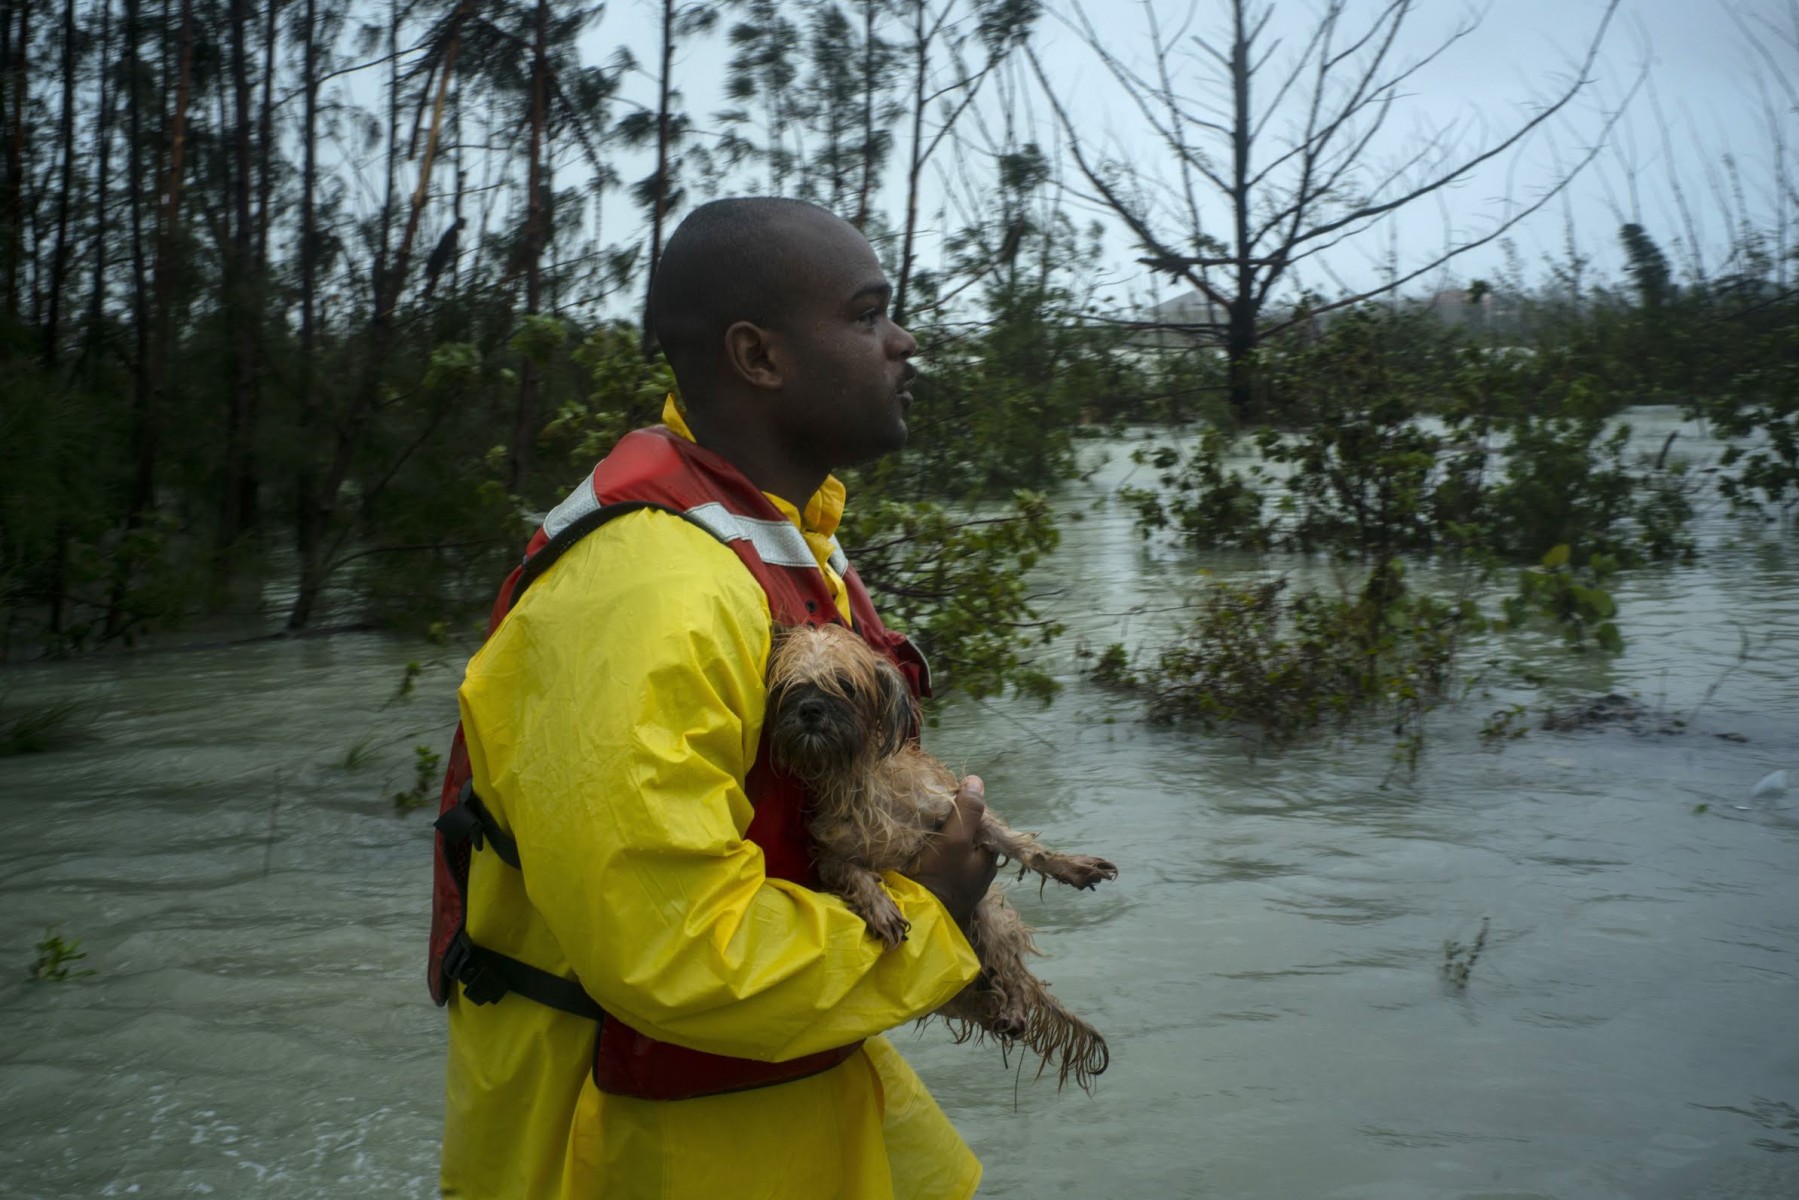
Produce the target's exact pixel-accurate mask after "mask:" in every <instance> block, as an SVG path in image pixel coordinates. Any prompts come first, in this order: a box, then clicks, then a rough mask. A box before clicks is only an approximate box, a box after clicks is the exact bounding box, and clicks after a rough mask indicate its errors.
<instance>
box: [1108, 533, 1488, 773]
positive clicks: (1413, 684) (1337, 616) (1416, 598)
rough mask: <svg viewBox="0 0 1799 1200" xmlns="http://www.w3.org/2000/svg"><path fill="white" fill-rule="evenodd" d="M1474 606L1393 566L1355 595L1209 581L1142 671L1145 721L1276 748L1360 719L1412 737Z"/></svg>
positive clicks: (1473, 622) (1441, 689) (1445, 679)
mask: <svg viewBox="0 0 1799 1200" xmlns="http://www.w3.org/2000/svg"><path fill="white" fill-rule="evenodd" d="M1478 625H1479V617H1478V615H1477V614H1476V613H1475V611H1474V609H1473V607H1472V605H1470V604H1466V603H1454V602H1451V601H1449V600H1446V599H1444V598H1441V597H1437V596H1430V595H1422V594H1414V593H1412V592H1410V591H1408V590H1407V589H1406V588H1405V585H1404V579H1403V572H1402V570H1401V568H1400V566H1399V564H1398V563H1397V562H1389V563H1386V564H1384V565H1382V566H1380V567H1378V568H1376V569H1375V570H1373V571H1371V572H1369V574H1368V576H1367V578H1366V579H1365V580H1364V582H1363V584H1362V587H1361V590H1360V592H1359V593H1356V594H1343V595H1337V596H1332V595H1328V594H1326V593H1323V592H1319V591H1301V592H1292V593H1290V592H1289V590H1288V587H1287V582H1286V580H1284V579H1277V580H1272V581H1269V582H1266V583H1260V584H1236V583H1214V584H1211V585H1209V586H1207V587H1206V588H1205V590H1204V591H1203V592H1202V594H1201V596H1200V598H1199V604H1198V611H1197V612H1196V613H1195V615H1194V617H1193V620H1192V622H1191V624H1190V625H1189V626H1188V628H1187V629H1186V631H1185V632H1184V633H1183V634H1182V635H1181V636H1180V637H1179V638H1178V639H1177V640H1176V641H1175V642H1174V643H1173V644H1171V645H1169V646H1168V647H1166V648H1165V649H1163V650H1162V651H1161V653H1160V654H1159V656H1158V657H1157V659H1156V662H1155V663H1154V665H1153V666H1151V667H1149V668H1148V669H1147V670H1145V671H1144V672H1143V674H1142V677H1141V686H1142V688H1143V690H1144V694H1145V696H1146V698H1147V703H1148V713H1149V717H1150V719H1151V720H1152V721H1155V722H1159V723H1164V724H1170V723H1175V722H1184V721H1192V722H1195V723H1197V724H1198V725H1200V726H1201V727H1202V728H1205V729H1225V730H1229V731H1231V732H1234V733H1237V734H1239V735H1241V736H1243V737H1245V738H1246V739H1247V740H1248V741H1249V743H1250V744H1251V746H1252V747H1254V748H1262V747H1267V748H1272V749H1279V748H1282V747H1285V746H1288V745H1291V744H1292V743H1294V742H1297V741H1300V740H1303V739H1305V738H1307V737H1309V736H1312V735H1315V734H1318V733H1321V732H1335V731H1339V730H1342V729H1343V728H1345V727H1346V726H1347V725H1348V724H1349V723H1350V722H1351V721H1353V720H1355V719H1357V718H1360V717H1369V716H1372V717H1379V718H1380V719H1382V720H1383V721H1385V722H1389V723H1391V724H1392V726H1393V728H1394V732H1395V735H1396V736H1399V737H1402V738H1406V737H1411V736H1414V735H1415V734H1416V727H1417V724H1418V722H1419V721H1420V720H1421V719H1422V717H1423V716H1424V714H1425V713H1426V712H1428V711H1429V710H1430V709H1431V708H1432V707H1434V706H1435V704H1436V703H1437V701H1438V700H1439V699H1440V698H1441V697H1442V696H1443V695H1444V693H1445V692H1446V690H1447V689H1448V688H1449V686H1450V684H1451V681H1452V678H1453V668H1454V664H1455V659H1456V652H1457V649H1458V647H1459V645H1460V641H1461V638H1462V635H1463V634H1464V633H1465V632H1466V631H1467V630H1469V629H1471V628H1476V627H1478Z"/></svg>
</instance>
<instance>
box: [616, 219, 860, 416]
mask: <svg viewBox="0 0 1799 1200" xmlns="http://www.w3.org/2000/svg"><path fill="white" fill-rule="evenodd" d="M827 223H828V224H842V225H843V226H844V228H845V229H848V228H850V227H849V226H848V225H847V224H846V223H844V222H843V221H842V220H841V218H839V217H837V216H836V215H835V214H834V213H832V212H831V211H830V210H828V209H824V208H820V207H819V206H818V205H816V204H809V203H807V202H806V201H804V200H791V199H784V198H779V197H772V196H760V197H743V198H739V199H728V200H714V201H712V202H710V203H708V204H702V205H701V206H700V207H698V208H696V209H694V210H693V211H692V212H691V213H689V214H688V215H687V218H686V219H685V220H684V221H682V222H681V224H680V226H679V227H678V228H677V229H676V230H675V232H674V234H673V236H671V237H670V238H669V239H668V246H667V248H665V249H664V250H663V252H662V258H661V260H660V261H659V262H657V264H656V274H655V277H654V278H653V279H652V280H651V283H650V330H651V332H652V333H654V334H655V336H656V341H657V342H658V343H659V344H660V345H661V347H662V352H663V353H664V354H666V355H667V356H668V362H669V365H670V366H671V367H673V368H674V372H675V378H676V379H677V380H678V381H679V382H680V384H681V391H682V394H683V396H684V397H686V398H687V399H690V400H691V399H695V398H704V397H705V396H706V394H707V393H709V392H710V391H711V390H712V385H713V382H714V379H715V377H716V374H717V371H718V368H719V360H720V357H721V354H722V350H723V345H724V334H725V330H727V329H729V328H730V327H731V326H732V325H734V324H736V323H737V322H739V321H748V322H750V323H752V324H755V325H760V326H763V327H765V328H770V327H777V326H778V325H779V323H780V319H781V317H782V315H783V314H784V313H786V312H787V311H788V310H789V309H790V308H791V307H792V305H793V303H794V301H795V298H796V296H797V295H798V294H799V293H800V291H801V290H802V288H803V287H804V286H805V285H806V284H807V282H808V279H809V274H810V271H809V268H810V267H811V266H812V265H813V264H812V262H811V260H812V258H813V255H811V254H808V253H807V250H808V248H809V243H810V242H812V241H813V240H815V238H816V235H817V232H818V231H819V229H820V228H821V226H822V225H824V224H827ZM808 234H811V235H812V237H808V236H807V235H808Z"/></svg>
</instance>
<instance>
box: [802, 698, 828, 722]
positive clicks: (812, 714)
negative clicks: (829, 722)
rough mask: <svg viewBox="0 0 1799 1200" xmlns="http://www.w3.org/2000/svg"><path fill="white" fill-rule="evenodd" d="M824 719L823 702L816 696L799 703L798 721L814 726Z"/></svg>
mask: <svg viewBox="0 0 1799 1200" xmlns="http://www.w3.org/2000/svg"><path fill="white" fill-rule="evenodd" d="M824 719H825V702H824V701H823V700H820V699H818V698H817V697H816V696H814V697H812V698H811V699H808V700H802V701H800V720H802V721H804V722H805V723H806V724H808V725H816V724H818V723H819V722H820V721H822V720H824Z"/></svg>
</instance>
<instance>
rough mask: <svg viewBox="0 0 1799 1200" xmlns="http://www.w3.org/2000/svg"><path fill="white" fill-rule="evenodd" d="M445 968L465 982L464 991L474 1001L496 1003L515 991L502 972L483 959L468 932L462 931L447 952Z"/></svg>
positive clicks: (448, 972) (449, 974) (460, 981)
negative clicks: (507, 984) (508, 985)
mask: <svg viewBox="0 0 1799 1200" xmlns="http://www.w3.org/2000/svg"><path fill="white" fill-rule="evenodd" d="M443 969H444V974H445V975H447V976H449V977H450V978H451V979H454V980H455V981H456V982H457V983H459V984H461V985H462V994H463V995H464V996H466V997H468V999H469V1002H470V1003H472V1004H492V1003H494V1002H495V1001H496V1000H499V999H500V998H501V997H503V996H504V995H505V994H506V993H507V992H509V991H511V990H512V989H511V988H509V987H507V986H506V980H505V979H503V978H501V976H500V974H499V972H497V971H495V970H494V969H493V968H492V967H490V966H488V965H487V964H485V963H483V962H482V961H481V960H480V957H479V956H478V955H477V954H476V953H475V944H474V943H473V942H471V941H470V940H469V936H468V934H467V933H466V932H464V933H458V934H457V935H456V937H455V940H453V941H452V942H451V943H450V945H449V948H448V949H447V950H445V951H444V963H443Z"/></svg>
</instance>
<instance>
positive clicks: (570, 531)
mask: <svg viewBox="0 0 1799 1200" xmlns="http://www.w3.org/2000/svg"><path fill="white" fill-rule="evenodd" d="M642 508H654V509H660V510H663V511H666V512H669V513H672V514H675V515H678V516H680V517H682V518H683V519H685V520H687V521H689V522H691V523H693V524H696V525H699V526H701V527H702V528H704V529H705V530H706V531H707V532H708V533H711V534H712V535H713V536H714V537H716V538H718V539H719V540H720V541H721V542H723V543H724V544H725V545H726V546H728V547H729V548H730V549H731V550H732V551H734V552H735V553H736V554H737V556H738V558H739V559H740V560H741V561H742V562H743V565H744V566H745V567H746V568H747V569H748V570H749V572H750V574H751V575H753V576H754V577H755V579H756V582H757V583H758V584H760V585H761V587H762V590H763V592H764V593H765V594H766V595H767V597H768V607H769V612H770V613H771V615H772V617H773V619H774V621H775V622H776V623H777V624H782V625H799V624H817V623H819V622H821V621H840V617H839V615H838V612H837V608H836V605H835V604H834V603H833V602H832V599H831V594H830V589H829V586H828V585H827V583H826V582H825V577H824V575H823V573H822V572H821V571H819V569H818V565H817V562H816V560H815V559H814V557H813V555H812V551H811V548H810V547H809V546H808V545H807V544H806V540H805V538H804V536H803V535H802V534H801V533H800V531H799V530H798V529H796V528H795V527H794V525H793V523H792V522H791V521H789V520H788V519H787V518H786V517H784V516H783V515H782V514H781V512H780V510H779V509H777V508H776V507H775V506H774V505H773V504H772V503H770V502H769V500H768V498H767V497H766V496H764V495H763V494H762V492H761V491H760V490H759V489H758V488H757V487H756V485H755V484H753V483H751V482H750V481H749V480H748V479H747V478H745V477H744V476H743V474H742V473H741V472H740V471H738V470H737V469H736V468H735V467H733V466H732V465H731V464H730V463H729V462H727V461H726V460H725V459H723V458H721V457H719V456H718V455H717V454H714V453H712V452H711V451H709V450H707V449H705V448H704V447H702V446H699V445H697V444H695V443H693V442H690V441H687V440H686V439H684V438H682V437H680V436H679V435H677V434H675V433H674V432H672V431H671V430H668V429H666V428H663V427H661V426H656V427H653V428H650V429H640V430H638V431H636V432H634V433H630V434H627V435H626V436H625V437H624V438H623V439H621V440H620V441H619V444H618V446H617V447H616V448H615V449H614V450H613V452H612V453H611V454H609V455H607V456H606V458H605V459H604V460H603V461H601V462H600V464H599V465H598V466H596V467H595V468H594V470H593V474H592V476H591V477H590V478H589V479H588V480H587V481H586V482H585V483H583V485H582V486H581V487H579V488H577V489H576V490H575V491H574V492H573V493H572V494H571V495H570V496H569V497H568V498H567V499H566V500H564V501H563V502H562V503H561V504H559V505H557V506H556V508H555V509H553V510H552V511H551V512H550V513H549V515H548V516H546V517H545V518H544V523H543V526H542V527H541V528H539V529H538V531H537V533H536V534H535V536H533V537H532V539H531V543H530V545H529V547H527V549H526V551H525V558H524V561H523V563H522V564H521V565H520V566H519V567H517V568H515V569H514V570H513V572H512V573H511V574H510V575H509V576H508V577H507V579H506V582H505V583H504V584H503V585H501V587H500V592H499V596H498V598H497V599H496V600H495V602H494V608H493V613H492V615H491V617H490V619H489V623H488V633H489V634H490V635H491V634H492V632H493V630H494V629H496V628H498V626H499V624H500V621H501V620H502V619H503V618H504V617H505V615H506V614H507V613H508V612H509V611H511V609H512V606H513V605H515V604H516V603H517V602H518V599H519V597H520V596H521V595H522V594H523V592H524V590H525V588H526V587H528V586H529V585H530V583H531V581H532V580H533V579H535V578H536V577H537V576H538V575H540V574H542V572H543V571H544V570H545V569H547V568H548V566H549V565H550V563H552V562H554V561H555V559H556V558H558V557H559V556H560V555H561V553H562V552H563V551H565V550H567V549H568V547H569V546H572V545H573V544H574V543H575V542H576V541H578V540H579V539H580V538H581V537H583V536H585V535H586V534H587V533H589V532H591V531H592V530H594V529H596V528H598V527H599V526H600V525H602V524H604V523H605V522H606V521H608V520H610V519H612V518H613V517H616V516H620V515H623V514H624V513H626V512H632V511H636V510H638V509H642ZM831 565H832V568H833V569H834V570H836V571H837V572H838V573H839V574H840V575H841V576H842V578H843V582H844V587H845V589H846V591H847V593H848V599H849V607H850V614H851V616H852V618H853V620H854V627H855V630H856V632H858V633H859V634H861V635H862V637H863V638H864V639H865V640H866V641H867V642H868V643H869V644H870V645H871V646H873V647H874V648H875V650H876V651H877V652H878V653H881V654H883V655H885V656H887V657H888V658H889V659H891V660H892V661H893V662H894V664H895V665H896V666H898V667H899V668H900V670H901V671H902V673H904V674H905V676H906V678H907V680H908V682H909V683H910V684H911V685H912V688H913V691H914V692H916V693H918V694H920V695H929V694H930V679H929V673H928V671H927V670H926V668H925V665H924V659H923V658H922V656H920V655H919V653H918V651H917V650H916V649H915V648H914V647H913V646H912V644H911V643H910V642H908V641H907V640H906V639H905V638H904V637H902V636H900V635H899V634H896V633H893V632H891V631H889V630H888V629H886V628H885V627H884V626H883V625H882V624H881V620H880V618H879V617H878V616H876V615H875V611H874V605H873V603H872V602H871V601H870V600H869V597H868V592H867V590H866V589H865V588H864V587H863V586H862V582H861V580H860V579H859V578H858V577H857V575H856V573H855V571H854V569H852V568H851V567H850V566H849V564H848V563H847V562H846V561H845V560H844V559H843V556H842V552H841V551H837V552H836V553H834V554H833V555H832V562H831ZM764 736H765V737H766V735H764ZM768 760H769V755H768V753H767V745H766V741H765V742H764V745H763V747H762V748H761V750H760V751H759V752H758V754H757V756H756V763H755V765H754V766H753V767H752V768H751V770H750V773H749V777H748V779H746V780H745V782H744V790H745V792H746V793H747V795H748V797H749V799H750V802H751V803H752V805H753V806H754V808H755V813H754V815H753V817H752V818H751V821H750V826H749V829H748V830H747V831H746V833H745V835H744V836H745V837H746V838H747V839H748V840H749V841H752V842H754V843H756V845H757V846H759V847H760V848H761V850H762V854H763V860H764V864H765V870H766V872H767V874H768V875H769V877H771V878H775V879H785V880H790V881H792V882H795V883H799V884H803V885H805V886H808V887H816V886H817V884H818V876H817V872H816V869H815V867H814V864H813V861H812V854H811V846H810V842H809V839H808V835H807V832H806V807H807V795H806V792H805V789H804V788H803V787H802V785H800V784H799V783H798V782H796V781H795V780H792V779H790V778H788V777H786V776H783V775H780V774H777V773H776V772H775V771H774V770H773V769H772V768H770V767H769V766H768ZM470 775H471V772H470V767H469V757H468V749H467V746H466V744H465V741H464V738H463V732H462V728H461V726H460V725H458V726H457V729H456V736H455V739H454V741H453V742H452V744H451V748H450V763H449V770H448V771H447V772H446V774H445V776H444V785H443V793H442V797H441V801H440V804H439V817H438V822H437V827H438V835H437V855H436V860H435V878H434V881H433V887H432V895H431V959H430V966H429V983H430V987H431V996H432V998H433V999H434V1000H435V1001H436V1002H437V1003H438V1004H444V1003H446V1002H447V1001H448V999H449V995H450V988H451V985H452V984H453V983H460V984H461V985H462V988H463V995H464V997H465V998H466V999H468V1000H471V1001H472V1002H474V1003H477V1004H485V1003H492V1002H494V1001H497V1000H499V999H500V998H501V997H503V996H505V995H506V994H507V993H508V992H517V993H519V994H521V995H523V996H525V997H527V998H529V999H532V1000H536V1001H537V1002H539V1003H543V1004H548V1005H550V1006H551V1007H554V1008H558V1009H561V1010H563V1011H566V1012H573V1013H578V1014H580V1015H583V1016H589V1017H593V1018H595V1019H598V1020H599V1021H600V1030H599V1033H598V1036H597V1038H596V1043H595V1048H594V1061H593V1076H594V1082H595V1084H596V1085H597V1086H598V1087H599V1088H600V1089H601V1090H602V1091H606V1092H612V1093H615V1094H619V1095H626V1096H637V1097H641V1098H643V1099H652V1100H673V1099H685V1098H688V1097H693V1096H705V1095H711V1094H714V1093H718V1092H728V1091H738V1090H742V1089H745V1088H754V1087H764V1086H767V1085H769V1084H773V1083H782V1082H786V1081H788V1080H792V1079H799V1078H802V1077H804V1076H806V1075H812V1074H816V1073H817V1072H819V1071H823V1070H827V1069H829V1068H830V1067H833V1066H835V1065H837V1064H838V1063H840V1062H842V1061H843V1060H844V1059H846V1058H848V1057H849V1056H850V1055H852V1054H854V1053H855V1051H856V1049H857V1047H858V1046H859V1045H860V1043H857V1044H856V1045H850V1046H843V1047H839V1048H838V1049H835V1050H827V1051H824V1052H822V1053H819V1054H812V1055H808V1056H806V1057H804V1058H799V1059H793V1060H790V1061H788V1062H781V1063H768V1062H759V1061H755V1060H752V1059H743V1058H730V1057H726V1056H723V1055H716V1054H705V1053H702V1052H700V1051H697V1050H689V1049H686V1048H685V1047H681V1046H675V1045H672V1044H670V1043H667V1042H661V1041H657V1040H656V1039H654V1038H651V1037H649V1036H647V1035H645V1034H642V1033H639V1032H638V1031H637V1030H635V1029H632V1028H631V1027H630V1026H628V1025H626V1024H625V1023H624V1022H622V1021H620V1020H618V1019H617V1018H616V1017H613V1016H610V1015H608V1014H605V1013H603V1012H602V1011H601V1010H600V1008H599V1005H598V1004H597V1003H596V1002H594V1001H593V1000H592V999H591V997H589V996H588V995H587V994H586V992H585V991H583V990H582V989H581V987H580V984H579V983H578V982H577V981H575V980H570V979H564V978H562V977H559V976H556V975H552V974H550V973H549V972H547V971H543V970H540V969H538V968H536V967H532V966H530V965H529V964H526V963H522V962H519V961H518V960H516V959H512V958H510V957H508V956H505V955H501V954H498V953H495V952H493V951H490V950H487V949H485V948H483V947H479V946H476V945H474V944H473V943H472V942H470V941H469V938H468V934H467V932H466V929H465V927H464V916H465V912H466V902H465V896H466V891H467V886H468V867H469V857H470V854H471V853H472V852H473V851H474V850H475V849H481V848H487V849H491V850H493V851H494V852H495V853H498V854H499V855H500V857H501V858H502V859H504V860H505V861H506V862H508V863H510V864H511V865H512V866H514V867H518V868H520V869H527V868H528V864H523V863H521V862H520V861H519V857H518V850H517V846H516V845H515V844H514V843H513V842H512V839H511V838H510V837H509V836H508V835H507V834H506V832H505V830H504V829H502V828H501V827H500V826H499V824H498V823H497V822H496V821H495V820H494V819H493V817H492V816H491V814H489V813H488V812H487V810H486V808H485V806H483V805H482V804H481V802H480V800H479V798H478V797H476V796H475V795H474V794H473V791H472V788H471V781H470Z"/></svg>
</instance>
